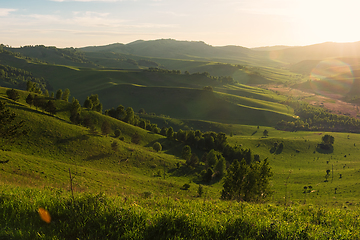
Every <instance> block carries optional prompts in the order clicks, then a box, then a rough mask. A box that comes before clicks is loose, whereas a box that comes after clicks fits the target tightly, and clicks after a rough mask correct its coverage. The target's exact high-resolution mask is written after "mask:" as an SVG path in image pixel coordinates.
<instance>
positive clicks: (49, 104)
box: [44, 100, 56, 115]
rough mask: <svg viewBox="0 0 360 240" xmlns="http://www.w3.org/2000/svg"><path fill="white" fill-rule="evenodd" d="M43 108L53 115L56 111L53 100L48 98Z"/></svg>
mask: <svg viewBox="0 0 360 240" xmlns="http://www.w3.org/2000/svg"><path fill="white" fill-rule="evenodd" d="M44 110H45V111H46V112H48V113H50V114H51V115H55V113H56V106H55V103H54V101H53V100H49V101H48V102H47V103H46V105H45V108H44Z"/></svg>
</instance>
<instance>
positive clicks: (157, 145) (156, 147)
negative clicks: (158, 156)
mask: <svg viewBox="0 0 360 240" xmlns="http://www.w3.org/2000/svg"><path fill="white" fill-rule="evenodd" d="M152 147H153V149H154V150H155V151H157V152H159V151H161V150H162V146H161V144H160V143H159V142H155V143H154V144H153V146H152Z"/></svg>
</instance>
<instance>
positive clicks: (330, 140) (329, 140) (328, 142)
mask: <svg viewBox="0 0 360 240" xmlns="http://www.w3.org/2000/svg"><path fill="white" fill-rule="evenodd" d="M334 141H335V138H334V137H333V136H331V135H329V134H326V135H324V136H323V137H322V142H323V143H324V144H326V145H333V144H334Z"/></svg>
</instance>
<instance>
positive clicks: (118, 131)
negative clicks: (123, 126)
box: [114, 129, 121, 138]
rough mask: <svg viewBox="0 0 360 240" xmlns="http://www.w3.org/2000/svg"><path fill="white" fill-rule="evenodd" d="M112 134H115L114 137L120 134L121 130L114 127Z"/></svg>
mask: <svg viewBox="0 0 360 240" xmlns="http://www.w3.org/2000/svg"><path fill="white" fill-rule="evenodd" d="M114 134H115V137H116V138H118V137H120V135H121V130H120V129H116V130H115V132H114Z"/></svg>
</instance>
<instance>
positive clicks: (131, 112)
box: [124, 107, 135, 124]
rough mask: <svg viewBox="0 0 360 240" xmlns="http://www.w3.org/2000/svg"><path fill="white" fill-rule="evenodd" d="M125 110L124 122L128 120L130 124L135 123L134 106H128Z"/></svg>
mask: <svg viewBox="0 0 360 240" xmlns="http://www.w3.org/2000/svg"><path fill="white" fill-rule="evenodd" d="M125 112H126V113H125V118H124V122H127V123H129V124H133V122H134V117H135V113H134V110H133V109H132V107H128V108H126V111H125Z"/></svg>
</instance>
